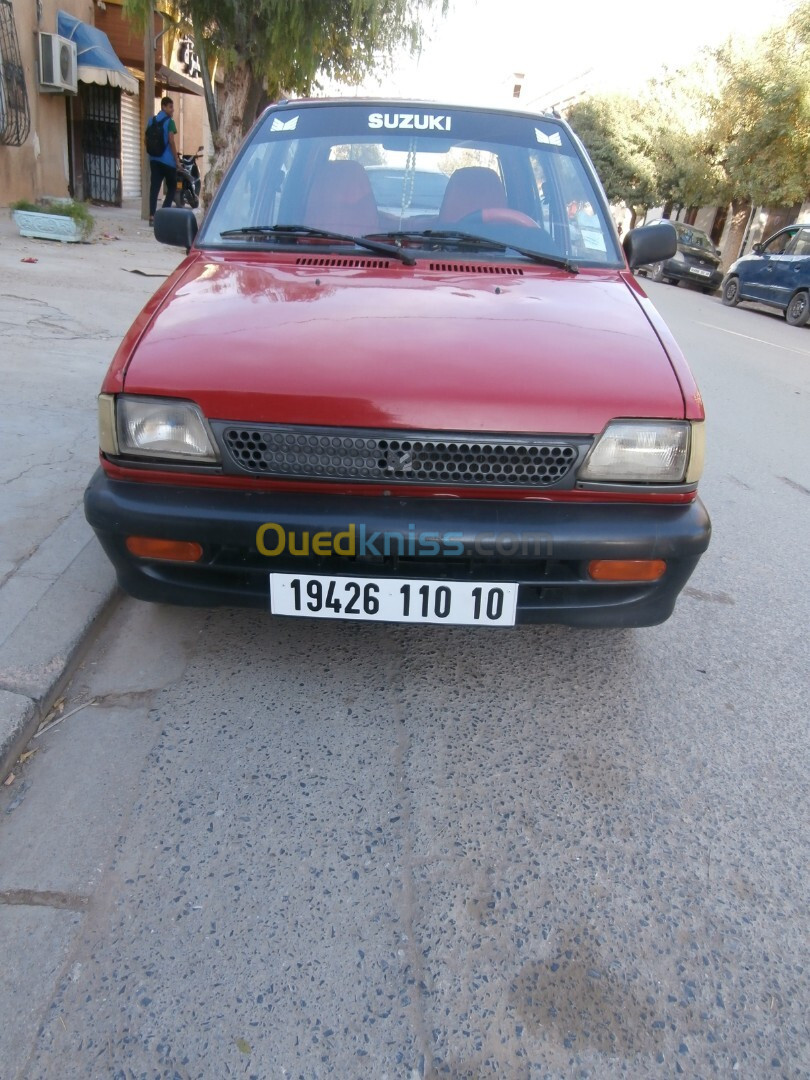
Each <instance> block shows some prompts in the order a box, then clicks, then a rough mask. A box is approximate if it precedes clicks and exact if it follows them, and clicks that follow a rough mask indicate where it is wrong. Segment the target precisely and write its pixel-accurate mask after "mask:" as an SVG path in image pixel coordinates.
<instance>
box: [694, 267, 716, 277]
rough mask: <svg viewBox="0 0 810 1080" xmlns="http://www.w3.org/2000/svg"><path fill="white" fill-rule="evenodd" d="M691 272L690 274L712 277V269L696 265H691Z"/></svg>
mask: <svg viewBox="0 0 810 1080" xmlns="http://www.w3.org/2000/svg"><path fill="white" fill-rule="evenodd" d="M689 273H690V274H697V275H698V277H711V276H712V272H711V270H698V268H697V267H696V266H690V267H689Z"/></svg>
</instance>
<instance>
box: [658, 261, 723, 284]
mask: <svg viewBox="0 0 810 1080" xmlns="http://www.w3.org/2000/svg"><path fill="white" fill-rule="evenodd" d="M694 265H695V264H694V263H689V262H686V263H682V262H676V261H675V260H674V259H670V260H668V261H667V262H665V263H664V277H668V278H672V280H673V281H689V282H691V283H692V285H697V286H698V288H701V289H711V290H713V291H714V290H715V289H719V288H720V285H721V284H722V282H723V271H722V270H721V269H720V267H719V266H717V267H714V268H711V267H708V266H701V267H698V269H700V270H710V276H709V277H702V276H701V275H700V274H693V273H692V272H691V271H692V267H693V266H694Z"/></svg>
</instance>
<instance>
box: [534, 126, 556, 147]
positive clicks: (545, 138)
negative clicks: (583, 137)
mask: <svg viewBox="0 0 810 1080" xmlns="http://www.w3.org/2000/svg"><path fill="white" fill-rule="evenodd" d="M534 133H535V135H536V136H537V141H538V142H539V143H551V145H552V146H562V139H561V138H560V133H559V131H552V133H551V134H550V135H547V134H546V132H545V131H541V130H540V128H535V129H534Z"/></svg>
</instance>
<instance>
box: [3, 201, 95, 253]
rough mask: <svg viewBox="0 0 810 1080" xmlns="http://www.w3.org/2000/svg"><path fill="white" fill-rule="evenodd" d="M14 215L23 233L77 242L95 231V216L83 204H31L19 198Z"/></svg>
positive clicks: (14, 205) (71, 242) (13, 207)
mask: <svg viewBox="0 0 810 1080" xmlns="http://www.w3.org/2000/svg"><path fill="white" fill-rule="evenodd" d="M11 216H12V217H13V218H14V221H15V223H16V225H17V228H18V229H19V230H20V236H34V237H39V238H40V239H43V240H60V241H61V242H62V243H68V244H76V243H79V242H80V241H82V240H87V239H88V237H89V236H90V233H91V232H92V231H93V215H92V214H91V213H90V211H89V210H88V209H87V207H86V206H85V204H84V203H77V202H69V201H66V202H43V203H32V202H28V201H27V200H26V199H20V200H19V201H18V202H15V203H12V204H11Z"/></svg>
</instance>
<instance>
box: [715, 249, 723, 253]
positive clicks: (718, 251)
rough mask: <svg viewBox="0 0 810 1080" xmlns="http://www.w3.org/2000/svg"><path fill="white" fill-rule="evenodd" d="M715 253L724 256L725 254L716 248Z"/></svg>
mask: <svg viewBox="0 0 810 1080" xmlns="http://www.w3.org/2000/svg"><path fill="white" fill-rule="evenodd" d="M714 253H715V255H722V254H723V252H722V251H721V250H720V248H715V249H714Z"/></svg>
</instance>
